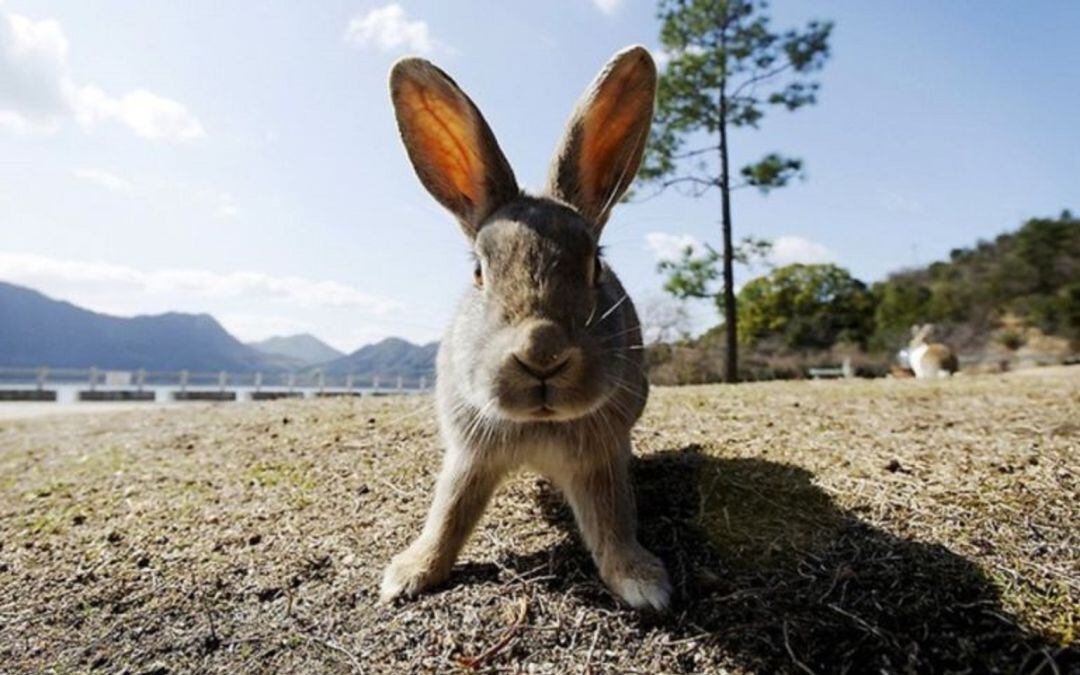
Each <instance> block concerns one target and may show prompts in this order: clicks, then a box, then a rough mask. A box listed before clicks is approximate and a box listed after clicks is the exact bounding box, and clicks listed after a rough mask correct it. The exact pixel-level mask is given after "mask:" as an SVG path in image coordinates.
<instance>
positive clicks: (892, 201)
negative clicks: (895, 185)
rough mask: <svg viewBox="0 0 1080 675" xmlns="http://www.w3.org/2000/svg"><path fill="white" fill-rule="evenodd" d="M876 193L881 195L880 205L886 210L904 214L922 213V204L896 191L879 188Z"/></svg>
mask: <svg viewBox="0 0 1080 675" xmlns="http://www.w3.org/2000/svg"><path fill="white" fill-rule="evenodd" d="M878 194H879V196H880V197H881V203H882V205H883V206H884V207H885V210H887V211H891V212H893V213H903V214H906V215H918V214H920V213H922V210H923V209H922V204H920V203H919V202H918V201H916V200H914V199H911V198H909V197H905V196H904V195H902V194H900V193H898V192H893V191H891V190H882V189H879V190H878Z"/></svg>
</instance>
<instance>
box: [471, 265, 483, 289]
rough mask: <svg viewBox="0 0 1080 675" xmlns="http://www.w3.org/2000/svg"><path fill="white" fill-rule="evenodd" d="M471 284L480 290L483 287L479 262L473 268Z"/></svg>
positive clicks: (481, 269) (481, 268)
mask: <svg viewBox="0 0 1080 675" xmlns="http://www.w3.org/2000/svg"><path fill="white" fill-rule="evenodd" d="M472 276H473V283H474V284H476V287H477V288H482V287H483V285H484V268H483V267H481V266H480V261H477V262H476V267H474V268H473V273H472Z"/></svg>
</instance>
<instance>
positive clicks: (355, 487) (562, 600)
mask: <svg viewBox="0 0 1080 675" xmlns="http://www.w3.org/2000/svg"><path fill="white" fill-rule="evenodd" d="M637 447H638V452H639V454H640V455H641V459H640V460H639V461H638V462H637V464H636V469H635V480H636V481H637V490H638V494H639V502H640V510H641V512H642V538H643V540H644V541H645V543H646V544H647V545H648V546H649V547H650V548H652V549H653V550H654V551H656V552H657V553H658V554H659V555H660V556H661V557H662V558H664V560H665V561H666V562H667V564H668V566H669V569H670V570H671V572H672V577H673V580H674V583H675V585H676V594H677V600H676V607H675V610H674V611H673V613H672V614H671V615H670V616H667V617H655V616H639V615H636V614H634V613H633V612H630V611H627V610H624V609H622V608H620V607H619V606H618V605H617V604H616V603H615V602H614V601H613V599H612V598H611V596H609V595H608V593H607V592H606V591H605V590H604V588H603V587H602V586H601V585H600V583H599V582H598V580H597V578H596V573H595V570H594V569H593V566H592V563H591V562H590V561H589V559H588V556H587V555H586V554H585V553H584V551H583V550H582V547H581V544H580V543H579V540H578V539H577V537H576V535H575V534H574V531H573V526H572V523H571V521H570V518H569V514H568V513H567V511H566V509H565V507H563V506H562V505H561V502H560V500H559V498H558V496H557V495H555V494H552V492H551V490H550V489H549V488H548V487H547V486H546V485H545V484H544V483H543V482H542V481H539V480H538V479H536V478H534V477H530V476H523V477H521V478H519V479H517V480H515V481H513V482H512V483H511V484H509V485H507V486H506V487H505V488H504V490H503V491H502V492H501V493H500V495H499V497H498V498H497V500H496V502H495V504H494V507H493V508H492V509H491V511H490V512H489V513H488V515H487V517H486V518H485V520H484V522H483V524H482V525H481V527H480V529H479V531H478V532H477V535H476V536H475V538H474V539H473V542H472V543H471V544H470V546H469V547H468V548H467V550H466V551H465V554H464V556H463V558H462V561H461V562H460V564H459V565H458V567H457V568H456V570H455V573H454V575H453V577H452V579H451V581H450V583H449V584H448V585H447V586H446V587H445V588H443V589H441V590H439V591H438V592H435V593H433V594H430V595H427V596H424V597H422V598H421V599H419V600H417V601H414V602H411V603H406V604H403V605H399V606H397V607H391V608H388V607H382V606H378V605H376V603H375V597H376V587H377V583H378V578H379V574H380V571H381V568H382V566H383V564H384V563H385V562H386V561H387V559H388V558H389V557H390V555H391V554H392V553H394V552H395V551H396V550H398V549H399V548H401V547H402V546H403V545H405V544H406V542H407V541H408V540H409V538H410V537H411V536H412V535H413V534H415V532H416V531H417V530H418V528H419V525H420V522H421V518H422V516H423V512H424V510H425V507H426V502H427V490H428V487H429V485H430V484H431V482H432V477H433V472H434V471H435V470H436V468H437V465H438V457H439V448H438V442H437V439H436V436H435V430H434V424H433V420H432V417H431V414H430V401H428V400H426V399H421V398H407V399H398V400H392V399H369V400H364V401H318V402H305V401H280V402H275V403H269V404H258V405H256V404H252V405H224V406H221V407H217V408H192V409H187V410H155V409H147V410H146V411H144V412H136V413H124V414H110V415H101V416H93V417H70V418H51V419H39V420H27V421H21V422H19V421H7V422H3V423H0V671H2V672H41V671H46V672H47V671H54V672H63V673H67V672H84V671H101V672H131V673H166V672H173V673H179V672H195V671H198V672H228V673H237V672H350V671H356V672H361V671H362V672H394V673H400V672H424V671H430V672H448V671H453V670H454V669H461V670H479V671H490V672H496V671H498V672H504V671H509V672H552V673H566V672H574V673H583V672H584V673H602V672H619V673H626V672H647V673H656V672H723V671H725V670H727V671H730V672H778V671H788V672H817V673H834V672H845V671H846V672H851V673H862V672H871V671H874V672H877V671H884V672H948V671H967V672H995V671H998V672H1008V673H1013V672H1042V673H1044V674H1050V673H1055V672H1076V671H1077V669H1080V654H1078V650H1077V648H1076V640H1077V637H1078V636H1077V633H1078V631H1080V553H1078V551H1080V541H1078V534H1077V533H1078V528H1077V523H1078V522H1080V487H1078V481H1080V454H1078V453H1080V369H1077V368H1072V369H1065V368H1062V369H1056V370H1053V371H1044V372H1042V373H1040V374H1038V375H1036V376H1022V375H1014V376H1007V377H1000V376H995V377H989V376H988V377H979V378H975V377H968V378H956V379H954V380H952V381H949V382H935V383H925V382H914V381H892V382H890V381H875V382H850V383H848V382H831V383H804V382H796V383H773V384H762V385H746V386H741V387H738V388H730V387H724V386H709V387H695V388H684V389H668V390H659V391H656V392H655V393H654V396H653V399H652V402H651V403H650V407H649V409H648V412H647V414H646V417H645V419H643V421H642V423H641V424H640V426H639V427H638V430H637Z"/></svg>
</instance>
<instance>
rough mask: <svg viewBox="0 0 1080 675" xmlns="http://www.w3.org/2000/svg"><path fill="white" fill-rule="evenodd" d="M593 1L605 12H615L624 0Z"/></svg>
mask: <svg viewBox="0 0 1080 675" xmlns="http://www.w3.org/2000/svg"><path fill="white" fill-rule="evenodd" d="M592 3H593V4H594V5H596V8H597V9H599V10H600V11H601V12H603V13H604V14H614V13H615V10H617V9H618V8H619V5H621V4H622V0H592Z"/></svg>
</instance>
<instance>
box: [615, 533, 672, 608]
mask: <svg viewBox="0 0 1080 675" xmlns="http://www.w3.org/2000/svg"><path fill="white" fill-rule="evenodd" d="M605 568H606V570H605V574H604V581H605V582H606V583H607V585H608V587H610V588H611V590H612V591H613V592H614V593H615V595H617V596H619V597H620V598H621V599H622V601H623V602H625V603H626V604H628V605H630V606H631V607H633V608H634V609H653V610H656V611H658V612H662V611H664V610H666V609H667V608H668V605H669V604H670V602H671V582H670V581H669V580H668V575H667V570H665V569H664V563H662V562H660V559H659V558H657V557H656V556H654V555H653V554H652V553H649V552H648V551H646V550H645V549H643V548H641V547H637V548H636V549H635V550H632V551H629V552H627V553H625V554H622V555H619V556H618V557H616V558H615V560H613V561H611V562H610V563H609V564H607V565H605Z"/></svg>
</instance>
